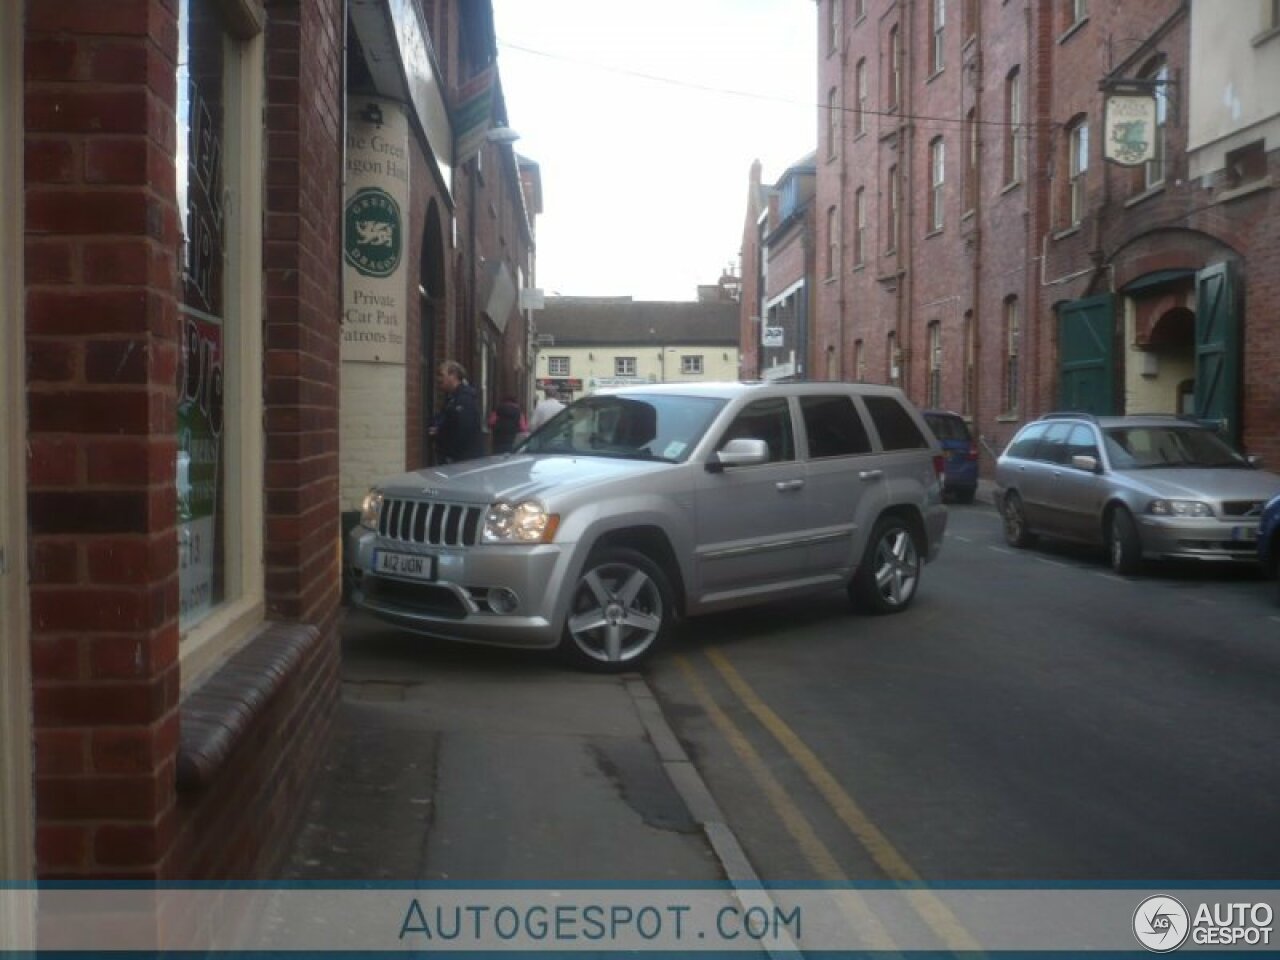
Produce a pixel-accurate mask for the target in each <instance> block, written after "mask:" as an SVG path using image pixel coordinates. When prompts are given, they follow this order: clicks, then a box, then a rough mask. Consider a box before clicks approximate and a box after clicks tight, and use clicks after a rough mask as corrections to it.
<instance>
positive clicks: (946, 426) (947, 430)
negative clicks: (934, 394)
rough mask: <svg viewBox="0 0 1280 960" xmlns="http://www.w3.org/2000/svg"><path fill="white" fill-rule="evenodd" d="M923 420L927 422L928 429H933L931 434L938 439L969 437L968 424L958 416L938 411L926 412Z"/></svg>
mask: <svg viewBox="0 0 1280 960" xmlns="http://www.w3.org/2000/svg"><path fill="white" fill-rule="evenodd" d="M924 419H925V421H926V422H927V423H928V424H929V429H930V430H932V431H933V435H934V436H935V437H937V438H938V439H939V440H965V441H967V440H968V439H969V425H968V424H966V423H965V422H964V421H963V420H961V419H960V418H959V417H948V416H945V415H943V414H940V413H926V414H925V415H924Z"/></svg>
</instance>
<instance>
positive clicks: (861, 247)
mask: <svg viewBox="0 0 1280 960" xmlns="http://www.w3.org/2000/svg"><path fill="white" fill-rule="evenodd" d="M866 251H867V190H866V188H865V187H859V188H858V189H857V190H855V191H854V193H853V263H854V265H855V266H859V265H861V264H863V263H865V262H866Z"/></svg>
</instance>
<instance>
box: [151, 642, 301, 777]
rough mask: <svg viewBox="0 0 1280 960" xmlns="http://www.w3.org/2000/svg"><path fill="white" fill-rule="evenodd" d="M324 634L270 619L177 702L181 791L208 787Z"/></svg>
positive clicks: (178, 760)
mask: <svg viewBox="0 0 1280 960" xmlns="http://www.w3.org/2000/svg"><path fill="white" fill-rule="evenodd" d="M320 640H321V635H320V630H319V628H318V627H315V626H312V625H309V624H299V623H279V622H277V623H271V624H268V625H266V627H265V628H264V629H263V630H260V631H259V632H258V634H257V635H256V636H254V637H253V639H251V640H250V641H249V642H248V643H247V644H246V645H245V646H243V647H241V648H240V649H239V650H237V651H236V652H235V653H233V654H232V655H231V656H230V657H228V658H227V660H226V662H225V663H223V664H222V665H221V666H220V667H218V668H217V669H216V670H215V671H214V672H213V673H212V674H210V676H209V677H207V678H206V679H205V680H204V682H203V683H201V684H200V685H199V686H198V687H196V688H195V689H193V690H192V691H191V692H190V693H189V694H187V695H186V696H185V697H183V699H182V703H181V704H180V705H179V709H178V713H179V720H178V725H179V741H178V757H177V770H176V773H177V786H178V790H179V792H183V793H185V792H190V791H193V790H199V789H202V788H204V787H207V786H208V785H209V784H210V783H212V782H213V781H214V780H215V779H216V777H217V774H218V771H219V770H221V769H222V767H223V766H224V765H225V764H226V762H227V760H228V759H229V758H230V757H231V755H232V754H233V753H234V752H235V751H236V748H237V747H238V746H239V745H240V744H241V743H242V742H244V740H245V739H246V738H248V737H249V736H250V735H251V733H252V732H253V728H254V726H255V725H256V724H257V722H258V721H259V720H260V719H261V717H262V715H263V713H264V712H265V711H266V709H267V708H268V707H269V706H270V705H271V702H272V700H274V699H275V696H276V694H277V693H278V692H279V691H280V690H281V689H282V688H283V687H284V686H285V685H286V684H288V683H289V681H290V680H292V679H293V677H295V676H296V675H297V673H298V671H299V670H300V669H301V668H302V665H303V664H304V663H305V662H306V661H307V659H308V658H309V657H310V656H311V653H312V651H314V649H315V648H316V647H317V646H318V645H319V643H320Z"/></svg>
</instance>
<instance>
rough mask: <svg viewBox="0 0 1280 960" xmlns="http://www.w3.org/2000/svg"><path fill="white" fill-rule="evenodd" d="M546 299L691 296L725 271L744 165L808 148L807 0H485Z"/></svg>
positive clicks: (775, 160) (738, 215) (775, 165)
mask: <svg viewBox="0 0 1280 960" xmlns="http://www.w3.org/2000/svg"><path fill="white" fill-rule="evenodd" d="M493 9H494V17H495V23H496V27H497V34H498V64H499V68H500V70H501V74H502V84H503V92H504V94H505V96H506V103H507V113H508V116H509V118H510V123H511V126H512V127H513V128H514V129H515V130H516V131H517V132H519V134H520V140H519V141H517V142H516V144H515V149H516V151H517V152H518V153H520V154H521V155H523V156H526V157H528V158H529V159H530V160H533V161H535V162H536V163H538V164H539V165H540V166H541V170H542V189H543V213H542V216H541V217H539V218H538V222H537V242H538V250H537V285H538V286H539V287H541V288H542V289H543V290H545V291H546V292H547V294H548V295H552V294H561V295H572V296H623V295H630V296H633V297H635V298H636V299H637V300H692V299H694V298H695V297H696V295H697V287H698V285H699V284H706V283H715V282H716V280H717V279H719V276H720V273H721V271H722V270H723V269H724V268H725V267H726V266H728V265H730V264H733V265H735V267H736V264H737V259H738V251H739V247H740V246H741V241H742V227H743V222H744V218H745V216H746V204H747V194H748V185H749V182H750V181H749V177H750V171H751V162H752V160H753V159H756V158H758V159H759V160H760V161H761V163H762V164H763V167H764V171H763V174H764V180H765V182H766V183H772V182H774V181H776V180H777V178H778V177H779V176H780V175H781V174H782V172H783V171H784V170H786V168H787V167H788V166H790V165H791V164H792V163H794V162H796V161H797V160H800V159H801V158H802V157H804V156H805V155H806V154H808V153H809V152H810V151H812V150H814V149H815V146H816V137H817V116H818V109H817V105H816V99H817V98H816V94H815V92H814V91H815V90H816V89H817V66H816V56H815V47H816V35H817V28H816V17H817V13H816V9H817V8H816V4H815V3H814V2H813V0H644V2H642V3H617V2H614V0H493Z"/></svg>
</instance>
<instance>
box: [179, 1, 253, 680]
mask: <svg viewBox="0 0 1280 960" xmlns="http://www.w3.org/2000/svg"><path fill="white" fill-rule="evenodd" d="M254 9H255V6H254V5H252V4H228V3H224V2H220V0H181V2H180V3H179V4H178V45H179V53H178V71H177V115H176V121H177V124H176V125H177V143H178V149H177V156H176V161H175V175H176V187H177V201H178V210H179V215H180V227H181V231H182V253H181V257H180V267H181V299H180V301H179V307H178V309H179V322H180V330H181V354H180V358H179V369H178V405H177V423H176V425H175V426H176V429H177V438H178V450H177V477H176V481H177V501H178V502H177V510H178V516H177V529H178V556H179V577H178V581H179V629H180V631H181V646H180V652H181V656H182V659H183V676H184V678H186V677H190V676H194V675H195V674H197V673H198V672H199V671H200V669H201V667H202V666H203V665H207V664H208V663H210V662H212V661H213V660H214V658H215V657H216V656H217V655H218V654H219V652H220V651H224V650H225V649H227V648H229V647H230V646H231V645H232V644H233V643H235V642H236V641H238V640H239V639H241V638H242V637H243V635H244V633H245V631H247V630H248V629H249V628H250V627H251V626H252V625H253V624H254V623H256V622H258V621H260V620H261V618H262V608H263V584H264V573H263V565H262V552H263V551H262V526H263V505H262V489H261V486H260V483H259V482H258V478H260V477H261V476H262V472H263V460H262V448H263V443H264V441H263V432H262V400H261V398H262V374H261V368H262V349H263V348H262V337H261V329H262V308H261V300H262V289H261V276H262V261H261V257H262V234H261V227H260V224H261V220H262V203H263V201H262V182H261V170H262V130H261V120H260V118H261V117H262V115H263V92H262V76H263V72H264V65H263V43H262V36H261V32H260V29H257V30H255V29H254V26H253V25H254V23H255V18H254V17H252V16H249V17H245V16H243V15H242V16H237V17H235V18H234V20H232V19H229V17H228V16H227V14H228V13H230V12H236V11H239V12H240V13H242V14H243V13H244V12H245V11H249V12H252V11H253V10H254ZM257 23H258V24H259V26H260V19H259V20H258V21H257Z"/></svg>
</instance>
